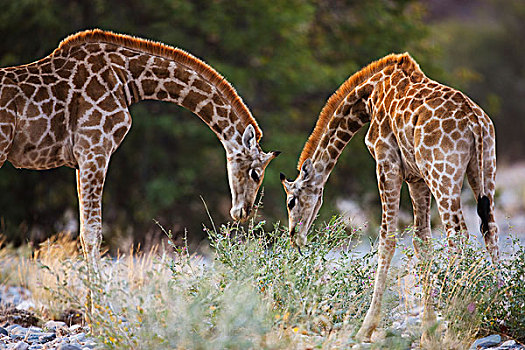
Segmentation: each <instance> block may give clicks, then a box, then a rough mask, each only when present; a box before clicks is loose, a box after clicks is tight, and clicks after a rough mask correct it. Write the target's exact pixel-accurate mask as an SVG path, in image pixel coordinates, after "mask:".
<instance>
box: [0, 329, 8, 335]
mask: <svg viewBox="0 0 525 350" xmlns="http://www.w3.org/2000/svg"><path fill="white" fill-rule="evenodd" d="M0 334H1V335H8V334H9V333H8V332H7V329H5V328H4V327H0Z"/></svg>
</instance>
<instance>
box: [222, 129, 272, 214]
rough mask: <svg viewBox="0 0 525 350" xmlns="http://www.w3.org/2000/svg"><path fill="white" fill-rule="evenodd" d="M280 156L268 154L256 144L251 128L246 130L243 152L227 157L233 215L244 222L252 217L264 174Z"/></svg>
mask: <svg viewBox="0 0 525 350" xmlns="http://www.w3.org/2000/svg"><path fill="white" fill-rule="evenodd" d="M280 153H281V152H279V151H273V152H269V153H265V152H264V151H263V150H262V149H261V146H259V143H257V140H256V135H255V129H254V128H253V126H252V125H248V127H247V128H246V129H245V130H244V133H243V135H242V145H241V147H240V150H239V151H237V153H235V154H233V155H231V156H230V155H229V156H228V157H227V168H228V181H229V183H230V190H231V193H232V208H231V210H230V215H231V217H232V218H233V219H234V220H239V221H241V222H244V221H246V220H248V219H249V218H250V216H251V215H252V214H253V210H252V209H253V204H254V202H255V197H256V196H257V191H258V190H259V187H260V186H261V183H262V180H263V177H264V170H265V169H266V167H267V166H268V164H269V163H270V161H271V160H272V159H274V158H275V157H277V156H278V155H279V154H280Z"/></svg>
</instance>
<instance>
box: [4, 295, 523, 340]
mask: <svg viewBox="0 0 525 350" xmlns="http://www.w3.org/2000/svg"><path fill="white" fill-rule="evenodd" d="M33 306H34V303H33V300H32V299H31V295H30V293H29V291H28V290H26V289H24V288H21V287H5V286H1V287H0V349H16V350H40V349H41V350H48V349H57V350H91V349H94V348H96V347H97V343H96V342H95V339H94V338H93V337H92V336H91V335H90V329H89V327H88V326H86V325H83V324H82V323H81V319H80V318H78V317H76V318H70V319H69V322H68V323H69V324H67V323H66V322H63V321H55V320H41V319H39V318H38V317H37V316H36V315H35V314H34V313H33V312H32V311H31V308H32V307H33ZM401 309H402V308H400V311H395V310H394V312H393V314H392V317H393V319H394V322H393V326H394V328H395V329H396V330H397V331H399V332H401V333H402V334H403V333H404V332H407V330H408V329H414V327H415V326H418V325H419V324H420V322H421V321H420V316H421V315H420V313H421V312H422V310H421V308H414V309H413V310H410V312H408V313H406V312H404V311H401ZM371 347H372V344H369V343H364V344H357V345H355V346H354V347H353V348H355V349H369V348H371ZM412 348H413V349H417V348H419V346H418V344H413V347H412ZM470 349H492V350H507V349H523V350H525V346H523V345H522V344H518V343H517V342H516V341H514V340H512V339H505V338H504V337H502V336H500V335H498V334H493V335H490V336H488V337H484V338H480V339H477V340H476V341H475V342H473V343H472V344H471V346H470Z"/></svg>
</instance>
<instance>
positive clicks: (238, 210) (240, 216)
mask: <svg viewBox="0 0 525 350" xmlns="http://www.w3.org/2000/svg"><path fill="white" fill-rule="evenodd" d="M251 214H252V207H251V206H244V207H233V208H232V209H231V210H230V215H231V217H232V218H233V220H235V221H240V222H246V221H247V220H248V219H249V218H250V217H251Z"/></svg>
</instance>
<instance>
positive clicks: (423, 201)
mask: <svg viewBox="0 0 525 350" xmlns="http://www.w3.org/2000/svg"><path fill="white" fill-rule="evenodd" d="M367 122H370V127H369V130H368V133H367V135H366V145H367V147H368V149H369V151H370V153H371V155H372V157H373V158H374V159H375V161H376V174H377V181H378V188H379V194H380V197H381V204H382V220H381V228H380V234H379V260H378V270H377V273H376V278H375V284H374V294H373V299H372V303H371V306H370V308H369V310H368V313H367V315H366V317H365V320H364V323H363V325H362V327H361V329H360V331H359V332H358V334H357V337H358V338H359V339H362V340H369V339H370V336H371V334H372V332H373V330H374V329H375V328H376V327H377V325H378V323H379V320H380V306H381V299H382V295H383V292H384V289H385V282H386V276H387V271H388V268H389V265H390V261H391V259H392V256H393V254H394V251H395V234H396V232H397V215H398V211H399V199H400V192H401V185H402V183H403V181H405V182H407V183H408V187H409V191H410V196H411V199H412V204H413V209H414V234H415V236H417V238H416V239H414V248H415V250H416V253H417V254H418V256H419V257H420V258H421V259H423V260H426V259H429V257H430V254H431V249H430V247H429V240H430V237H431V233H430V202H431V196H434V198H435V200H436V202H437V204H438V210H439V214H440V217H441V220H442V222H443V225H444V227H445V230H446V232H447V235H448V237H449V244H450V245H451V246H452V247H456V248H461V243H462V241H464V239H465V236H467V235H468V232H467V227H466V225H465V222H464V218H463V214H462V211H461V203H460V194H461V188H462V185H463V179H464V177H465V175H466V176H467V178H468V180H469V183H470V186H471V188H472V190H473V192H474V195H475V197H476V198H477V199H478V212H479V213H480V216H481V217H482V219H483V222H484V223H485V224H482V233H483V235H484V238H485V243H486V247H487V249H488V251H489V253H490V255H491V257H492V260H493V262H494V263H496V262H497V260H498V257H499V251H498V244H497V243H498V228H497V226H496V224H495V220H494V191H495V174H496V155H495V133H494V127H493V124H492V122H491V120H490V119H489V117H488V116H487V115H486V114H485V113H484V112H483V111H482V109H481V108H480V107H478V106H477V105H476V104H475V103H474V102H472V101H471V100H470V99H469V98H468V97H467V96H465V95H464V94H462V93H461V92H459V91H457V90H455V89H453V88H451V87H448V86H445V85H442V84H439V83H437V82H435V81H433V80H431V79H429V78H427V77H426V76H425V75H424V74H423V72H422V71H421V70H420V68H419V66H418V65H417V63H416V62H415V61H414V60H413V59H412V58H411V57H410V56H409V55H408V54H402V55H389V56H386V57H385V58H383V59H381V60H378V61H376V62H374V63H372V64H370V65H369V66H367V67H366V68H364V69H363V70H361V71H360V72H358V73H356V74H354V75H353V76H351V77H350V78H349V79H348V80H347V81H346V82H345V83H344V84H343V85H342V86H341V87H340V88H339V89H338V90H337V92H336V93H335V94H334V95H333V96H332V97H331V98H330V99H329V100H328V102H327V104H326V105H325V107H324V108H323V110H322V111H321V115H320V117H319V120H318V122H317V125H316V127H315V129H314V131H313V133H312V135H311V136H310V138H309V140H308V141H307V143H306V145H305V147H304V149H303V152H302V154H301V157H300V161H299V170H300V174H299V177H298V178H297V179H296V180H295V181H293V182H291V181H287V180H286V179H285V178H284V176H283V177H282V178H281V180H282V182H283V185H284V188H285V191H286V194H287V197H288V198H287V200H288V212H289V225H290V233H291V236H292V242H293V243H295V244H297V245H299V246H301V245H304V244H305V243H306V234H307V232H308V229H309V228H310V225H311V224H312V222H313V220H314V218H315V216H316V215H317V212H318V210H319V208H320V206H321V203H322V193H323V188H324V185H325V183H326V181H327V179H328V177H329V175H330V172H331V171H332V169H333V167H334V166H335V164H336V162H337V159H338V157H339V155H340V154H341V152H342V150H343V148H344V147H345V146H346V144H347V143H348V142H349V140H350V139H351V138H352V137H353V135H354V134H355V133H356V132H357V131H358V130H359V129H360V128H361V127H362V126H363V125H364V124H365V123H367ZM425 299H426V300H425V311H424V315H423V321H424V324H425V323H426V324H427V325H428V324H430V323H432V322H433V320H435V316H434V312H433V308H432V301H431V299H430V298H425Z"/></svg>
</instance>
